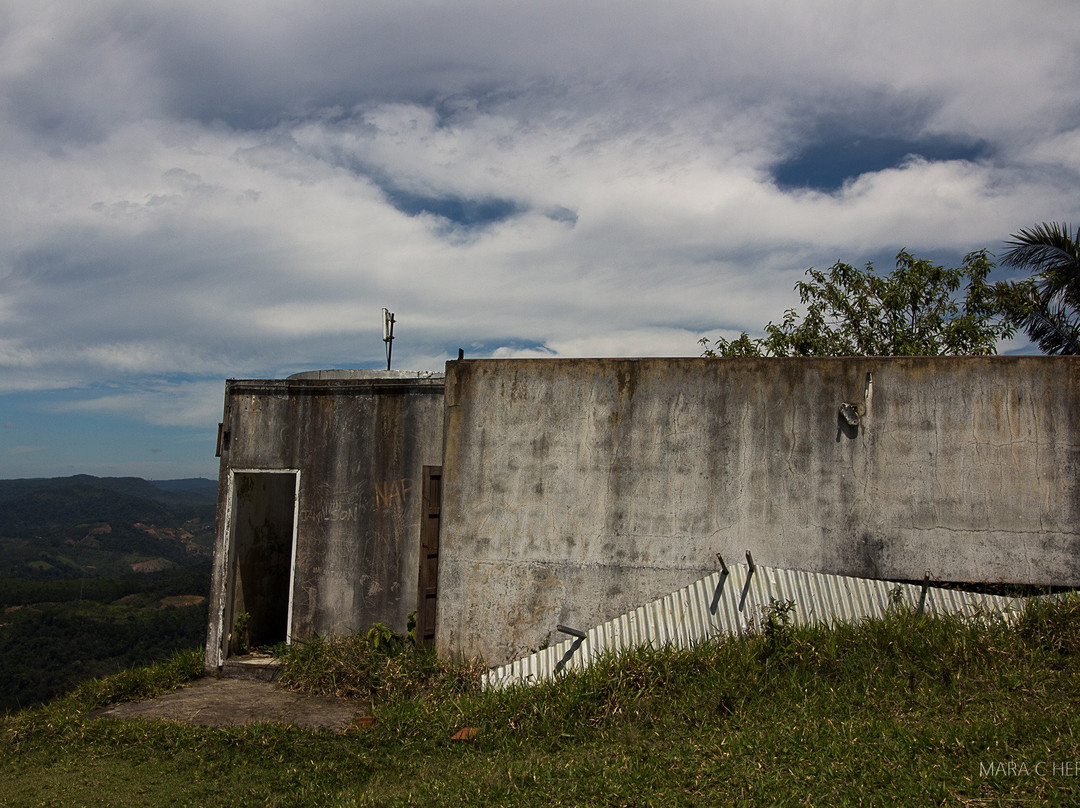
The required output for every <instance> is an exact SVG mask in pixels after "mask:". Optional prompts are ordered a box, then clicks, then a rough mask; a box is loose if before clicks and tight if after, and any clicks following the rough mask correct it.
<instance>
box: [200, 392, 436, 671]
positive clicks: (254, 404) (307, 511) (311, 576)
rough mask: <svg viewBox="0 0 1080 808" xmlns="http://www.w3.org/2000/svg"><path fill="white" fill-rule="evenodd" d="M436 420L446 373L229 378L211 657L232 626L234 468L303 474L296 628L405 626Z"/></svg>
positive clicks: (329, 630) (302, 631) (335, 630)
mask: <svg viewBox="0 0 1080 808" xmlns="http://www.w3.org/2000/svg"><path fill="white" fill-rule="evenodd" d="M442 425H443V380H442V376H441V374H437V375H436V374H416V373H405V372H392V373H384V372H371V371H367V372H356V371H353V372H350V371H332V372H328V371H319V372H313V373H309V374H298V375H297V376H293V377H290V378H289V379H284V380H253V381H242V380H230V381H228V382H227V383H226V389H225V416H224V422H223V430H224V432H225V433H227V441H226V442H225V444H226V445H225V447H224V450H223V452H222V457H221V472H220V480H219V496H218V500H219V502H218V535H217V548H216V552H215V571H214V583H213V594H212V602H211V615H210V627H209V632H208V634H209V637H208V641H207V664H208V666H213V665H214V664H216V662H214V661H213V659H214V658H215V657H216V649H217V648H218V647H219V644H220V643H221V641H222V639H223V637H222V636H221V635H222V634H223V633H227V632H228V630H229V628H230V627H231V625H232V619H231V611H230V590H229V587H230V586H231V585H232V582H231V580H230V575H233V574H234V573H232V572H231V571H230V569H229V567H228V561H227V554H226V552H225V547H226V542H227V538H228V537H227V531H228V530H229V529H230V525H229V521H230V518H231V517H232V515H231V513H230V512H229V511H230V505H229V497H230V495H231V494H230V472H235V471H260V470H265V471H272V470H281V469H295V470H298V472H299V480H300V485H299V498H298V503H297V504H298V507H297V511H296V550H295V565H294V570H293V583H292V590H291V616H292V635H293V637H300V638H303V637H307V636H311V635H312V634H314V633H319V634H348V633H352V632H355V631H357V630H361V629H365V628H368V627H370V626H371V625H372V624H373V623H375V622H381V623H384V624H385V625H388V626H390V627H391V628H393V629H395V630H397V631H402V632H403V631H405V629H406V622H407V617H408V614H409V612H411V611H413V610H415V609H416V608H417V578H418V570H419V539H420V512H421V501H420V500H421V481H422V469H423V467H424V466H425V465H434V466H437V465H440V464H441V462H442Z"/></svg>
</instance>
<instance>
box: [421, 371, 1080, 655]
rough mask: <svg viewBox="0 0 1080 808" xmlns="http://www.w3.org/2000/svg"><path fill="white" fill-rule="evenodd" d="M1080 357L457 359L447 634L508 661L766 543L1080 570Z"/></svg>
mask: <svg viewBox="0 0 1080 808" xmlns="http://www.w3.org/2000/svg"><path fill="white" fill-rule="evenodd" d="M1078 362H1080V360H1077V359H1072V358H1047V357H1020V358H1011V357H1010V358H1002V357H991V358H940V359H939V358H931V359H923V358H872V359H871V358H867V359H760V360H759V359H726V360H725V359H685V360H684V359H680V360H667V359H639V360H482V361H459V362H451V363H449V364H448V365H447V375H446V391H447V393H446V395H447V401H446V405H447V410H446V446H445V459H444V468H443V485H444V489H443V511H442V519H443V521H442V526H443V527H442V538H441V555H440V561H439V613H438V622H437V635H436V642H437V647H438V648H439V650H440V651H441V652H442V653H444V654H459V653H460V654H465V655H467V656H482V657H484V658H485V659H486V660H487V661H488V662H489V663H491V664H497V663H502V662H505V661H507V660H509V659H512V658H514V657H515V656H518V655H520V654H521V653H523V652H525V651H527V650H530V649H532V648H535V647H537V646H539V645H541V644H542V643H544V642H545V641H547V640H548V639H551V638H553V637H552V632H553V631H554V628H555V625H556V624H557V623H563V624H566V625H571V626H574V627H577V628H582V629H586V628H589V627H590V626H593V625H595V624H597V623H599V622H601V621H603V620H606V619H609V618H611V617H613V616H615V615H617V614H619V613H621V612H623V611H626V610H628V609H630V608H633V607H636V606H638V605H640V604H642V603H644V602H646V601H647V600H650V599H652V598H656V597H659V596H661V595H664V594H666V593H668V592H670V591H672V590H674V589H676V588H678V587H681V586H685V585H687V584H689V583H690V582H692V581H693V580H695V579H697V578H699V577H701V576H703V575H705V574H708V573H709V572H711V571H712V570H714V569H715V568H716V560H715V554H716V553H717V552H720V553H723V554H724V556H725V558H727V559H730V560H732V561H734V560H742V559H743V558H744V552H745V551H746V550H747V549H750V550H751V551H752V552H753V554H754V558H755V560H757V561H760V562H761V563H763V564H768V565H771V566H774V567H789V568H794V569H803V570H810V571H819V572H832V573H840V574H846V575H855V576H864V577H883V578H898V579H921V578H922V577H923V576H924V575H925V574H926V573H929V574H930V575H931V576H932V577H933V578H935V579H938V580H958V581H979V580H989V581H999V580H1000V581H1012V582H1019V583H1053V584H1067V585H1080V504H1078V498H1077V494H1078V493H1080V492H1078V491H1077V470H1078V462H1080V454H1078V453H1080V429H1078V423H1077V419H1078V417H1080V400H1078V387H1077V381H1078V378H1077V376H1078V372H1080V364H1078ZM844 404H846V405H849V406H848V407H847V409H846V411H845V412H841V408H842V405H844ZM845 416H846V417H845ZM855 421H857V424H856V423H852V422H855ZM556 636H557V635H556Z"/></svg>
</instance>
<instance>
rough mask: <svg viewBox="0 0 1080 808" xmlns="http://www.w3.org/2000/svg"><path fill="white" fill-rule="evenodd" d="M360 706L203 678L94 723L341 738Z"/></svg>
mask: <svg viewBox="0 0 1080 808" xmlns="http://www.w3.org/2000/svg"><path fill="white" fill-rule="evenodd" d="M363 712H364V704H363V703H362V702H359V701H356V700H354V699H343V698H335V697H332V696H308V695H305V694H303V693H293V692H291V691H288V690H283V689H282V688H280V687H278V686H277V685H275V684H273V683H271V682H260V681H250V680H244V679H219V678H216V677H210V676H208V677H204V678H202V679H196V680H195V681H194V682H192V683H191V684H189V685H186V686H184V687H182V688H180V689H179V690H174V691H172V692H171V693H166V694H165V695H163V696H159V697H157V698H155V699H148V700H146V701H133V702H127V703H125V704H116V705H113V706H112V707H107V708H105V709H104V710H99V711H97V712H96V713H94V715H93V717H94V718H119V719H131V718H145V719H161V720H166V721H178V722H181V723H185V724H199V725H201V726H207V727H227V726H240V725H244V724H257V723H262V722H269V723H275V724H293V725H295V726H298V727H303V728H305V729H314V730H329V731H331V732H344V731H345V730H346V729H348V728H349V727H350V726H354V725H356V723H357V719H358V718H359V717H360V716H361V715H362V714H363Z"/></svg>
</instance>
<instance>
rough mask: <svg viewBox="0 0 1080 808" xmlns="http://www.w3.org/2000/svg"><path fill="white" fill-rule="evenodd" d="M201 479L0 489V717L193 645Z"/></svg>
mask: <svg viewBox="0 0 1080 808" xmlns="http://www.w3.org/2000/svg"><path fill="white" fill-rule="evenodd" d="M216 488H217V486H216V483H215V482H214V481H212V480H199V479H195V480H169V481H162V482H149V481H147V480H142V479H138V478H98V477H90V476H86V475H80V476H77V477H64V478H53V479H40V480H0V712H4V711H8V710H14V709H17V708H19V707H26V706H28V705H32V704H37V703H40V702H44V701H48V700H49V699H51V698H53V697H54V696H56V695H58V694H60V693H63V692H65V691H66V690H68V689H70V688H71V687H73V686H74V685H76V684H78V683H79V682H81V681H83V680H85V679H87V678H91V677H96V676H101V675H103V674H108V673H113V672H115V671H117V670H122V669H124V668H127V667H130V666H131V665H137V664H144V663H148V662H152V661H154V660H157V659H161V658H163V657H165V656H168V655H169V654H171V653H173V652H174V651H175V650H177V649H181V648H193V647H198V646H200V645H201V644H202V642H203V641H204V639H205V633H206V614H207V612H206V609H207V604H206V596H207V594H208V592H209V585H210V560H211V557H212V553H213V534H214V529H213V528H214V525H213V522H214V502H215V497H216Z"/></svg>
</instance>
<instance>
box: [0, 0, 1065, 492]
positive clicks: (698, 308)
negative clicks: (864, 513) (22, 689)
mask: <svg viewBox="0 0 1080 808" xmlns="http://www.w3.org/2000/svg"><path fill="white" fill-rule="evenodd" d="M1075 12H1076V7H1075V3H1074V2H1073V0H1060V2H1054V1H1053V0H1050V1H1047V2H1038V1H1037V0H1017V1H1016V2H994V0H948V2H941V0H932V1H930V2H921V1H920V0H904V1H903V2H867V0H850V1H848V0H833V1H832V2H812V1H805V2H787V3H779V2H768V1H767V0H746V1H745V2H715V0H713V1H710V2H684V1H681V0H665V2H663V3H660V2H652V3H644V2H630V1H627V2H596V3H590V2H582V0H574V2H562V0H544V1H543V2H506V0H456V1H455V2H453V3H447V2H432V1H429V0H425V1H422V2H410V1H409V0H388V1H387V2H383V1H382V0H364V2H356V0H342V1H341V2H321V1H320V0H305V2H299V0H297V1H290V0H276V1H274V2H269V1H268V2H248V1H246V0H236V2H228V3H221V2H219V0H215V1H214V2H197V1H196V2H183V1H181V2H177V0H169V1H168V2H158V0H131V2H112V1H110V0H79V1H78V2H73V1H72V0H64V2H50V1H49V0H35V2H22V1H21V0H2V2H0V150H2V153H0V166H2V171H3V180H4V181H3V182H2V183H0V233H2V237H0V477H26V476H55V475H66V474H73V473H91V474H99V475H128V474H131V475H139V476H145V477H150V478H156V479H161V478H171V477H186V476H214V475H215V474H216V461H215V460H214V457H213V455H214V440H215V436H216V426H217V422H218V420H220V410H221V400H222V392H223V380H224V379H225V378H227V377H237V378H264V377H270V378H274V377H281V376H283V375H286V374H289V373H292V372H295V371H298V370H306V369H315V368H327V367H379V366H384V364H385V358H384V353H383V344H382V341H381V322H380V310H381V308H382V307H383V306H386V307H388V308H390V309H391V310H392V311H394V312H395V313H396V316H397V326H396V335H397V337H398V339H397V340H396V341H395V344H394V366H395V368H401V369H432V370H441V369H442V366H443V363H444V362H445V361H446V360H447V359H448V358H451V357H452V356H456V354H457V350H458V348H459V347H460V348H463V349H464V350H465V351H466V354H467V355H468V356H472V357H486V356H536V355H543V356H635V355H641V356H645V355H669V356H695V355H698V354H699V353H700V346H699V345H698V344H697V340H698V339H699V338H700V337H701V336H702V335H709V336H712V337H715V336H717V335H721V334H724V335H734V334H737V333H738V332H739V331H741V330H743V329H747V330H750V331H751V332H758V331H760V329H761V327H762V326H763V325H764V324H765V323H766V322H767V321H768V320H770V319H778V318H779V317H780V316H781V315H782V312H783V310H784V309H785V308H787V307H789V306H791V305H793V304H795V303H796V302H797V298H796V296H795V293H794V292H793V290H792V287H793V286H794V284H795V282H796V281H797V280H798V279H799V278H800V277H801V276H802V274H803V272H804V271H805V270H806V268H807V267H810V266H816V267H819V268H826V267H828V266H830V265H831V264H833V263H834V262H835V261H837V260H838V259H843V260H845V261H847V262H849V263H856V264H863V263H865V262H866V261H868V260H873V261H874V262H875V263H876V264H877V265H879V266H883V267H888V266H889V265H890V263H891V258H892V256H894V255H895V253H896V252H897V251H898V250H900V249H901V248H907V249H909V250H911V251H912V252H914V253H915V254H916V255H919V256H920V257H926V258H932V259H934V260H936V261H938V262H940V263H949V264H955V263H956V262H958V261H959V260H960V257H961V256H962V255H963V254H964V253H966V252H968V251H970V250H973V249H978V248H983V247H986V248H988V249H990V250H991V251H1000V250H1001V249H1002V242H1003V241H1004V240H1005V239H1007V238H1008V236H1009V234H1010V233H1012V232H1015V231H1016V230H1017V229H1019V228H1021V227H1026V226H1029V225H1031V224H1034V223H1037V222H1041V221H1070V222H1076V221H1077V220H1080V48H1078V47H1077V39H1076V34H1075V24H1074V23H1075V19H1076V15H1075ZM1003 347H1004V348H1005V349H1006V350H1023V346H1022V345H1019V344H1017V345H1009V346H1003Z"/></svg>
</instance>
